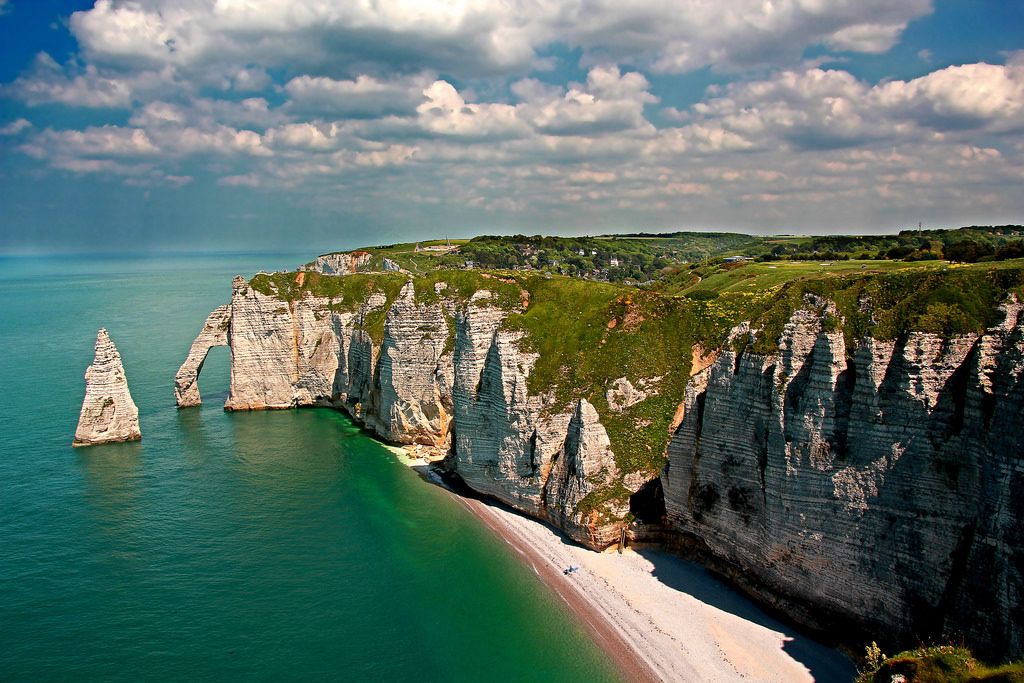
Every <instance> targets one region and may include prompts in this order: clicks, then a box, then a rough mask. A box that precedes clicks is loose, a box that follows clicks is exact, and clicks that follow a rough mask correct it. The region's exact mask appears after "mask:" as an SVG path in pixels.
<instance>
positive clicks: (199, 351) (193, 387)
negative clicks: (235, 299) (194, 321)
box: [174, 304, 231, 408]
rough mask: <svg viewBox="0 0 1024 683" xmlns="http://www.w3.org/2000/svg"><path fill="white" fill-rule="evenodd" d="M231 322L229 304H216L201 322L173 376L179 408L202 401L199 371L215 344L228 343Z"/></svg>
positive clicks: (175, 399) (195, 404)
mask: <svg viewBox="0 0 1024 683" xmlns="http://www.w3.org/2000/svg"><path fill="white" fill-rule="evenodd" d="M230 324H231V306H230V305H228V304H225V305H223V306H218V307H217V308H215V309H214V310H213V313H211V314H210V315H209V317H208V318H207V319H206V322H205V323H203V329H202V330H200V331H199V336H197V337H196V338H195V341H193V342H192V347H191V348H190V349H189V351H188V357H187V358H185V362H184V363H182V364H181V367H180V368H178V374H176V375H175V376H174V401H175V403H177V405H178V407H179V408H187V407H189V406H197V405H199V404H200V403H202V398H201V397H200V396H199V383H198V381H197V380H198V379H199V373H200V372H201V371H202V369H203V363H205V362H206V356H207V355H208V354H209V353H210V349H212V348H213V347H215V346H227V345H228V327H229V326H230Z"/></svg>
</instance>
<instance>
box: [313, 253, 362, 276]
mask: <svg viewBox="0 0 1024 683" xmlns="http://www.w3.org/2000/svg"><path fill="white" fill-rule="evenodd" d="M372 259H373V255H372V254H370V253H369V252H366V251H353V252H349V253H347V254H325V255H323V256H317V257H316V259H315V260H314V261H313V262H312V263H311V264H309V265H307V266H303V267H302V269H303V270H312V271H316V272H318V273H323V274H324V275H351V274H352V273H358V272H359V271H361V270H365V269H366V268H367V266H369V265H370V261H371V260H372Z"/></svg>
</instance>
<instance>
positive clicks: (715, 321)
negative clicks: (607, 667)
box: [251, 252, 1024, 513]
mask: <svg viewBox="0 0 1024 683" xmlns="http://www.w3.org/2000/svg"><path fill="white" fill-rule="evenodd" d="M414 253H415V252H414ZM426 258H437V257H436V256H431V257H426ZM407 280H408V276H406V275H404V274H396V273H360V274H356V275H349V276H326V275H321V274H318V273H315V272H307V273H304V274H303V275H302V276H301V277H300V276H299V275H297V274H295V273H275V274H269V275H268V274H261V275H258V276H256V277H255V278H253V280H252V282H251V285H252V287H253V288H254V289H256V290H257V291H259V292H262V293H263V294H267V295H273V296H276V297H278V298H280V299H283V300H286V301H294V300H295V299H297V298H298V297H300V296H302V295H303V294H305V293H307V292H308V293H310V294H313V295H316V296H320V297H325V298H327V299H329V302H330V303H329V305H330V307H331V308H332V309H334V310H345V311H354V310H357V309H358V307H359V306H360V305H361V303H362V302H363V301H364V300H365V299H366V297H367V296H369V294H370V293H371V292H374V291H379V292H382V293H383V294H384V295H385V298H386V299H387V302H388V305H390V303H391V302H393V301H394V300H395V298H396V297H397V295H398V292H399V290H400V289H401V287H402V286H403V284H404V283H405V282H406V281H407ZM413 281H414V286H415V293H416V299H417V301H418V302H419V303H421V304H427V303H434V302H438V301H440V299H441V298H442V297H444V298H446V299H455V300H457V301H460V302H466V301H468V300H469V298H470V297H471V296H472V295H473V294H474V293H475V292H477V291H479V290H481V289H487V290H489V291H491V292H493V293H494V294H495V297H494V298H493V302H494V303H495V304H496V305H498V306H501V307H502V308H504V309H505V310H507V311H508V316H507V317H506V319H505V322H504V326H505V328H506V329H515V330H520V331H521V332H522V333H523V336H522V340H521V342H520V344H521V347H522V348H523V350H524V351H528V352H533V353H537V354H539V357H538V360H537V362H536V365H535V367H534V369H533V372H532V374H531V375H530V378H529V390H530V392H531V393H532V394H534V395H537V394H542V393H543V394H549V395H551V396H553V397H554V399H555V401H554V409H555V410H557V411H567V410H570V409H571V406H572V404H573V402H575V401H576V400H578V399H579V398H586V399H587V400H589V401H590V402H591V403H592V404H593V405H594V407H595V408H596V409H597V411H598V414H599V415H600V417H601V421H602V424H604V426H605V428H606V429H607V431H608V436H609V439H610V440H611V444H612V448H613V451H614V452H615V457H616V461H617V464H618V466H619V469H620V471H621V472H622V473H623V474H628V473H631V472H642V473H644V474H645V475H648V476H653V475H654V474H656V473H657V471H658V470H659V469H660V468H661V467H662V466H663V465H664V460H665V450H666V447H667V445H668V441H669V438H670V434H669V426H670V424H671V422H672V419H673V416H674V415H675V413H676V410H677V407H678V406H679V404H680V402H681V401H682V397H683V393H684V390H685V387H686V383H687V381H688V379H689V376H690V370H691V362H692V354H693V350H694V347H695V346H696V345H700V346H701V347H702V348H703V349H708V350H710V349H715V348H718V347H720V346H721V344H722V343H723V342H724V340H725V338H726V336H727V334H728V331H729V330H730V329H731V328H732V327H733V326H734V325H736V324H738V323H740V322H742V321H752V322H753V323H754V326H755V327H756V328H760V332H759V333H758V335H757V337H756V341H755V343H754V346H753V348H752V349H751V350H752V351H754V352H759V353H770V352H772V351H774V350H775V348H776V345H777V341H778V338H779V335H780V334H781V332H782V328H783V326H784V325H785V323H786V321H787V320H788V319H789V317H790V315H792V313H793V311H795V310H796V309H798V308H799V307H801V306H802V305H803V299H804V296H805V295H806V294H808V293H813V294H817V295H819V296H823V297H826V298H829V299H831V300H832V301H835V302H836V304H837V307H838V309H839V314H840V318H839V319H838V320H836V321H835V325H837V326H839V327H840V328H841V329H842V330H843V332H844V334H845V335H846V340H847V348H848V349H849V350H850V351H851V352H852V350H853V349H854V348H855V346H856V344H857V343H858V342H859V340H860V339H862V338H863V337H864V336H865V335H868V334H870V335H873V336H875V337H876V338H883V339H893V338H896V337H898V336H899V335H901V334H905V333H907V332H909V331H913V330H919V331H924V332H933V333H936V334H940V335H943V336H946V337H948V336H952V335H958V334H965V333H981V332H983V331H984V329H985V328H986V327H988V326H991V325H992V324H993V323H994V322H996V319H997V306H998V304H999V303H1000V302H1001V301H1003V300H1005V298H1006V295H1007V293H1008V292H1015V293H1017V294H1018V295H1022V296H1024V260H1022V259H1017V260H1014V261H1005V262H999V263H979V264H973V265H950V264H946V263H944V262H935V261H930V262H915V263H905V262H897V261H864V262H861V261H842V262H836V263H834V264H827V262H822V263H807V262H782V261H778V262H772V263H752V262H746V263H738V264H724V263H718V264H705V265H700V266H698V267H695V268H693V269H689V270H687V271H683V272H680V273H678V274H676V275H674V276H672V277H670V278H667V279H666V280H665V281H663V282H662V283H660V284H659V286H658V287H657V288H649V289H641V288H636V287H628V286H625V285H621V284H614V283H602V282H594V281H590V280H582V279H578V278H570V277H562V276H552V275H545V274H541V273H538V272H536V271H489V272H488V271H480V270H455V269H443V268H433V269H431V270H428V271H427V272H425V273H424V274H423V275H421V276H419V277H415V278H414V279H413ZM524 304H525V308H524ZM385 315H386V308H385V309H382V310H379V311H377V312H375V313H373V314H370V315H368V316H367V318H366V320H364V323H363V325H364V329H365V330H366V331H367V332H368V333H369V334H370V336H371V337H372V338H373V340H374V341H375V342H376V343H378V344H379V343H380V342H381V340H382V338H383V330H384V317H385ZM453 341H454V324H453V322H452V321H451V320H449V348H450V346H451V344H452V343H453ZM620 377H625V378H627V379H628V380H629V381H630V382H632V383H633V384H634V385H635V386H636V385H640V384H641V383H642V382H644V381H646V382H647V383H648V385H649V386H654V387H655V388H656V391H655V392H654V393H652V394H651V395H650V396H649V397H648V398H646V399H645V400H643V401H641V402H639V403H637V404H635V405H633V406H630V407H628V408H627V409H625V410H624V411H622V412H616V411H614V410H612V407H611V406H610V405H609V403H608V400H607V398H606V392H607V391H608V389H609V387H610V386H611V385H612V383H613V382H615V380H616V379H618V378H620ZM627 496H628V491H626V489H625V488H624V486H623V485H622V483H621V482H615V483H614V484H613V485H611V486H609V487H607V488H605V489H602V490H599V491H596V492H594V493H593V494H591V496H588V498H587V499H585V500H584V501H583V503H582V504H581V508H582V509H581V511H582V512H589V511H590V510H595V509H596V510H598V512H599V513H600V512H602V511H603V510H604V509H605V506H604V505H603V504H604V503H606V502H607V501H609V500H616V501H621V500H624V499H625V498H626V497H627Z"/></svg>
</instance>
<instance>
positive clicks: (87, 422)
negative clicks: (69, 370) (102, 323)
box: [72, 328, 142, 446]
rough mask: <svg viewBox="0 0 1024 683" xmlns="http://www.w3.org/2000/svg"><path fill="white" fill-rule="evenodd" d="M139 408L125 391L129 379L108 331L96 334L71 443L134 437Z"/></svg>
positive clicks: (99, 442) (101, 441) (94, 442)
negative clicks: (76, 424)
mask: <svg viewBox="0 0 1024 683" xmlns="http://www.w3.org/2000/svg"><path fill="white" fill-rule="evenodd" d="M141 438H142V433H141V432H140V431H139V409H138V408H137V407H136V406H135V402H134V401H133V400H132V395H131V393H130V392H129V391H128V380H127V379H126V378H125V375H124V366H122V365H121V354H119V353H118V352H117V347H116V346H114V342H112V341H110V335H108V334H107V331H106V330H105V329H103V328H100V331H99V332H98V333H97V334H96V355H95V357H94V358H93V361H92V365H90V366H89V367H88V368H87V369H86V371H85V399H84V400H83V401H82V412H81V414H80V415H79V417H78V429H76V430H75V440H74V441H73V442H72V445H73V446H92V445H94V444H101V443H110V442H114V441H136V440H138V439H141Z"/></svg>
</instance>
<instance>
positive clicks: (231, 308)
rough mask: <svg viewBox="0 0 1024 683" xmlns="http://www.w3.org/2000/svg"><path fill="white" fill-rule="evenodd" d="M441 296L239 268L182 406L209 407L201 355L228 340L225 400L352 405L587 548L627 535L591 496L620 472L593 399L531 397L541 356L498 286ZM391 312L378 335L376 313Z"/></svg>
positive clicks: (388, 433) (207, 328) (186, 380)
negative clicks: (345, 299)
mask: <svg viewBox="0 0 1024 683" xmlns="http://www.w3.org/2000/svg"><path fill="white" fill-rule="evenodd" d="M302 275H303V274H302V273H299V274H297V275H296V277H302ZM435 293H436V294H438V296H436V297H432V299H431V301H430V302H429V303H428V302H418V301H417V298H416V292H415V288H414V286H413V283H412V282H411V281H410V282H408V283H406V284H405V285H404V286H403V287H402V288H401V290H400V291H399V292H398V294H397V296H396V297H394V298H393V299H391V300H389V299H388V297H387V295H386V294H385V293H384V292H382V291H374V292H371V293H370V294H369V295H368V296H367V297H366V298H365V300H363V301H362V302H361V303H360V304H359V305H358V307H356V308H355V310H346V309H345V308H344V307H342V306H340V305H339V302H338V301H335V300H331V299H329V298H325V297H317V296H313V295H311V294H309V293H308V292H307V293H305V294H304V295H303V296H302V297H301V298H298V299H297V300H294V301H284V300H282V299H280V298H278V297H277V296H274V295H273V294H265V293H261V292H260V291H258V290H257V289H256V288H254V287H252V286H251V285H250V284H249V283H248V282H246V281H245V280H244V279H243V278H240V277H239V278H235V280H234V282H233V291H232V297H231V303H230V304H227V305H225V306H222V307H220V308H218V309H217V310H215V311H214V312H213V313H212V314H211V315H210V317H209V318H208V319H207V322H206V324H205V325H204V326H203V330H202V332H201V333H200V334H199V336H198V337H197V339H196V341H195V342H193V344H192V349H191V350H190V352H189V355H188V358H187V359H186V361H185V363H184V364H183V365H182V368H181V370H179V372H178V376H177V377H176V379H175V393H176V396H177V397H178V405H179V406H182V407H184V406H189V405H198V403H199V393H198V389H197V388H196V386H197V385H196V381H197V377H198V373H199V371H200V370H201V368H202V359H204V358H205V356H206V353H207V352H208V351H209V349H210V347H212V346H215V345H217V344H221V343H227V344H228V345H229V347H230V350H231V390H230V394H229V396H228V400H227V402H226V403H225V408H226V409H228V410H264V409H283V408H292V407H297V406H310V405H326V406H334V407H338V408H342V409H344V410H345V411H347V412H348V413H349V414H350V415H352V417H353V418H354V419H356V420H357V421H358V422H360V423H361V424H363V425H364V426H365V427H366V428H367V429H369V430H371V431H372V432H374V433H375V434H377V435H378V436H380V437H381V438H383V439H385V440H387V441H391V442H395V443H407V444H411V443H418V444H424V445H428V446H432V447H438V448H441V449H444V450H446V451H450V453H451V458H450V460H449V462H450V464H451V467H452V469H453V470H454V471H455V472H457V473H458V474H459V475H460V476H461V478H462V479H463V480H464V481H465V482H466V484H468V485H469V486H470V487H472V488H473V489H475V490H477V491H479V492H480V493H483V494H486V495H490V496H494V497H495V498H498V499H499V500H501V501H503V502H505V503H507V504H509V505H511V506H513V507H515V508H516V509H519V510H522V511H524V512H527V513H529V514H531V515H534V516H538V517H542V518H548V519H552V520H554V521H555V522H556V523H557V524H558V525H559V526H561V527H562V528H563V529H565V530H566V531H567V532H569V533H570V534H571V535H572V536H573V537H574V538H576V539H577V540H579V541H581V542H583V543H586V544H587V545H590V546H593V547H606V546H608V545H610V544H611V543H614V542H615V541H617V540H618V538H619V531H620V527H621V518H622V517H623V515H625V513H626V512H627V511H628V510H625V509H621V510H620V509H617V508H616V509H609V508H608V507H607V506H605V507H604V508H602V510H601V511H598V510H597V508H598V507H599V506H596V505H583V506H581V505H580V503H581V501H583V500H584V499H585V498H586V496H587V494H589V493H590V492H591V491H593V490H594V489H595V488H597V487H598V486H600V485H602V484H606V483H608V482H609V481H611V479H613V478H614V477H615V476H616V475H617V474H618V471H617V469H616V466H615V459H614V454H613V453H612V451H611V448H610V446H609V443H608V435H607V433H606V432H605V429H604V427H603V426H602V425H601V423H600V420H599V418H598V415H597V412H596V411H595V410H594V408H593V406H591V405H590V404H589V403H587V402H586V401H582V400H581V401H578V402H577V403H575V404H574V405H570V406H563V407H562V408H561V409H558V407H557V406H553V405H552V402H551V399H550V398H548V397H543V396H540V397H538V396H530V395H529V393H528V392H527V381H528V379H529V375H530V372H531V370H532V368H533V363H534V362H535V360H536V357H535V356H533V355H531V354H528V353H524V352H523V351H522V350H521V349H520V348H519V345H518V341H519V339H520V337H521V334H522V333H521V332H517V331H509V330H503V329H501V322H502V320H503V319H504V318H505V317H506V316H507V315H508V312H507V311H506V310H503V309H502V308H500V307H498V306H497V305H496V304H494V303H493V302H492V294H491V293H490V292H486V291H480V292H477V293H476V294H475V295H474V296H473V297H472V298H471V299H469V300H468V301H459V300H457V299H456V298H454V297H447V298H446V297H445V296H444V295H443V294H444V290H443V283H439V285H438V289H437V291H436V292H435ZM381 315H383V322H384V324H383V330H382V334H381V335H380V337H379V338H378V339H374V338H372V337H371V335H370V330H369V325H368V320H369V319H370V318H371V317H373V316H381Z"/></svg>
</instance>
